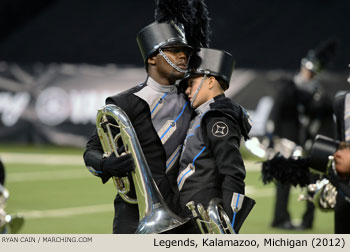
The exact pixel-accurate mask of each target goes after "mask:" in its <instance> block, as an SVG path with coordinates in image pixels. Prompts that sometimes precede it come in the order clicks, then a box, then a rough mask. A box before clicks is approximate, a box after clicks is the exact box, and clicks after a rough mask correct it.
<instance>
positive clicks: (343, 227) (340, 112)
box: [332, 92, 350, 234]
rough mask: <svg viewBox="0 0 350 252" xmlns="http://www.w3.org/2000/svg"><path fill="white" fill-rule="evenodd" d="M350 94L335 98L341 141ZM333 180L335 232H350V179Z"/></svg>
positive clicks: (338, 137) (343, 139)
mask: <svg viewBox="0 0 350 252" xmlns="http://www.w3.org/2000/svg"><path fill="white" fill-rule="evenodd" d="M347 95H350V93H349V92H346V93H343V94H341V95H338V96H336V97H335V99H334V108H333V109H334V114H335V117H336V127H337V134H336V135H337V139H338V140H340V141H345V130H346V126H345V120H344V111H345V99H346V96H347ZM335 182H336V183H334V181H332V183H334V184H335V185H336V186H337V190H338V194H337V198H336V205H335V209H334V210H335V222H334V227H335V233H336V234H344V233H346V234H350V214H349V213H350V202H349V199H350V194H349V191H350V181H349V179H346V180H344V179H341V178H339V177H338V180H337V181H335Z"/></svg>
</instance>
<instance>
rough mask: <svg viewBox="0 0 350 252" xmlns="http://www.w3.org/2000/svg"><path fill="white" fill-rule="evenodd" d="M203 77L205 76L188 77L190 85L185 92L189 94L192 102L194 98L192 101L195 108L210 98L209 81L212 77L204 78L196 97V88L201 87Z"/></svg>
mask: <svg viewBox="0 0 350 252" xmlns="http://www.w3.org/2000/svg"><path fill="white" fill-rule="evenodd" d="M202 79H203V76H199V77H194V78H189V79H188V86H187V89H186V91H185V93H186V95H187V96H188V99H189V101H190V102H191V103H192V99H194V101H193V103H192V107H193V108H198V107H199V106H200V105H202V104H203V103H204V102H206V101H207V100H208V82H209V80H210V78H205V79H204V80H203V81H204V83H203V85H202V87H201V88H200V90H199V92H198V95H197V97H194V95H195V93H196V90H197V88H198V87H199V85H200V83H201V81H202Z"/></svg>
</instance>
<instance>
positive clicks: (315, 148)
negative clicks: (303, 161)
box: [309, 135, 340, 173]
mask: <svg viewBox="0 0 350 252" xmlns="http://www.w3.org/2000/svg"><path fill="white" fill-rule="evenodd" d="M339 143H340V142H339V141H337V140H334V139H332V138H329V137H326V136H323V135H316V137H315V140H314V143H313V145H312V147H311V151H310V154H309V165H310V167H311V168H313V169H315V170H317V171H320V172H323V173H326V171H327V166H328V157H329V156H333V154H334V153H335V152H336V151H337V149H338V146H339Z"/></svg>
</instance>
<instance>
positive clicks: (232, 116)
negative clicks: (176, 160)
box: [177, 95, 251, 220]
mask: <svg viewBox="0 0 350 252" xmlns="http://www.w3.org/2000/svg"><path fill="white" fill-rule="evenodd" d="M196 112H197V113H198V115H197V116H196V118H195V119H193V120H192V122H191V125H190V129H189V131H188V135H187V137H186V140H185V144H184V149H183V152H182V156H181V159H180V172H179V176H178V179H177V182H178V187H179V190H180V202H181V205H182V206H183V208H185V204H186V203H187V202H189V201H192V200H193V201H194V202H195V203H196V204H197V203H201V204H203V206H205V207H207V205H208V203H209V201H210V200H211V199H212V198H214V197H218V198H221V199H223V204H224V210H225V211H226V213H228V215H229V217H230V218H231V220H232V216H233V211H232V208H231V200H232V197H233V192H237V193H241V194H244V186H245V184H244V178H245V174H246V172H245V167H244V163H243V160H242V157H241V154H240V151H239V146H240V140H241V136H242V135H243V137H244V138H245V139H247V138H248V132H249V130H250V128H251V126H250V123H249V121H248V114H247V113H246V112H245V110H244V109H243V108H242V107H241V106H239V105H237V104H235V103H233V102H232V101H231V100H230V99H229V98H226V97H225V96H224V95H219V96H217V97H215V98H214V99H213V100H211V101H209V102H207V103H205V104H202V105H201V107H200V108H198V109H197V110H196Z"/></svg>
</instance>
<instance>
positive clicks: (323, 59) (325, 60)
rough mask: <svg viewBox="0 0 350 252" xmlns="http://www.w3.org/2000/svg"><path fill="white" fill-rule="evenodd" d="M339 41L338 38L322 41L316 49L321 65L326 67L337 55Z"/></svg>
mask: <svg viewBox="0 0 350 252" xmlns="http://www.w3.org/2000/svg"><path fill="white" fill-rule="evenodd" d="M338 45H339V42H338V40H336V39H329V40H327V41H325V42H322V43H321V44H320V46H318V47H317V48H316V49H315V54H316V57H317V58H318V59H319V61H320V64H321V67H326V66H327V65H328V64H329V63H330V62H331V61H332V59H333V58H334V57H335V54H336V51H337V48H338Z"/></svg>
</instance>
